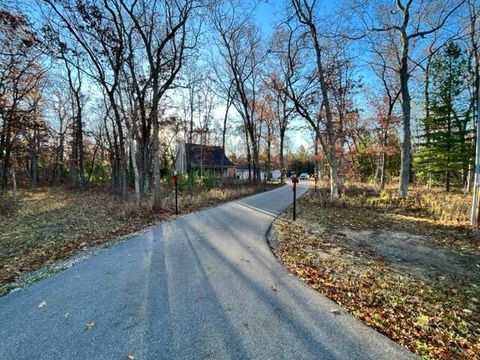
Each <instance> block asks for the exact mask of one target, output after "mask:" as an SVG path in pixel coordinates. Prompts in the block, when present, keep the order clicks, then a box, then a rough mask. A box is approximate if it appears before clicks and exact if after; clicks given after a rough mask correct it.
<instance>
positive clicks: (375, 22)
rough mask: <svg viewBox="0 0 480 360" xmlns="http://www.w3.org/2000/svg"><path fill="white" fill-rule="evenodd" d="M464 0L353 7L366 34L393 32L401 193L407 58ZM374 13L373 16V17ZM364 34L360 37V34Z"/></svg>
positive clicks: (406, 171) (406, 151) (407, 149)
mask: <svg viewBox="0 0 480 360" xmlns="http://www.w3.org/2000/svg"><path fill="white" fill-rule="evenodd" d="M463 3H464V0H452V1H445V2H438V3H435V4H432V2H430V1H424V0H418V1H414V0H405V1H404V0H394V1H393V3H392V5H385V3H384V2H379V1H370V2H365V1H361V2H360V3H359V4H358V6H356V7H355V9H356V13H357V14H358V15H359V18H360V19H361V20H362V21H363V23H364V24H365V27H366V31H367V32H368V33H372V32H375V33H384V34H387V35H388V34H392V33H393V34H395V38H394V41H398V43H399V44H398V46H399V57H398V62H397V64H396V65H397V66H396V72H397V75H398V78H399V83H400V94H401V98H402V127H403V142H402V153H401V158H402V160H401V169H400V183H399V192H400V196H402V197H406V196H407V193H408V186H409V183H410V166H411V95H410V86H409V85H410V81H409V80H410V58H411V55H412V54H411V47H412V42H414V41H415V40H417V39H422V38H424V37H426V36H428V35H430V34H433V33H435V32H437V31H438V30H440V29H441V28H442V27H443V26H444V25H445V23H446V21H447V20H448V18H449V17H450V16H451V15H452V14H453V13H454V12H455V11H457V9H459V8H460V7H461V6H462V5H463ZM372 15H373V16H372ZM360 37H363V36H360Z"/></svg>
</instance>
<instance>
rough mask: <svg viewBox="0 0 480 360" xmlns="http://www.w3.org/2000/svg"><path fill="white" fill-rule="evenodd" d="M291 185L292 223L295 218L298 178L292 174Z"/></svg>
mask: <svg viewBox="0 0 480 360" xmlns="http://www.w3.org/2000/svg"><path fill="white" fill-rule="evenodd" d="M292 184H293V188H292V191H293V221H295V219H296V217H297V184H298V178H297V174H295V173H293V174H292Z"/></svg>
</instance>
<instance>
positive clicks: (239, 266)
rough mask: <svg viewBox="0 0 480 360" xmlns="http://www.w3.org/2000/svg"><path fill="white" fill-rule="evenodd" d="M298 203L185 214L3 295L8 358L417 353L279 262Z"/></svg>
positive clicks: (278, 200)
mask: <svg viewBox="0 0 480 360" xmlns="http://www.w3.org/2000/svg"><path fill="white" fill-rule="evenodd" d="M304 191H305V188H304V187H302V186H300V187H299V189H298V195H300V194H302V193H303V192H304ZM291 200H292V191H291V187H290V186H285V187H282V188H279V189H276V190H273V191H269V192H266V193H262V194H258V195H254V196H251V197H248V198H244V199H241V200H237V201H233V202H229V203H226V204H224V205H221V206H217V207H214V208H210V209H207V210H204V211H200V212H198V213H192V214H189V215H186V216H182V217H179V218H177V219H176V220H173V221H170V222H166V223H163V224H161V225H158V226H155V227H152V228H151V229H150V230H148V231H147V232H144V233H143V234H140V235H135V236H133V237H132V238H131V239H130V240H128V241H125V242H123V243H121V244H118V245H116V246H113V247H111V248H108V249H104V250H100V251H99V252H98V253H97V254H96V255H94V256H92V257H90V258H89V259H87V260H85V261H84V262H82V263H80V264H78V265H76V266H73V267H72V268H70V269H68V270H65V271H62V272H60V273H58V274H56V275H54V276H51V277H50V278H48V279H45V280H42V281H39V282H37V283H34V284H33V285H31V286H29V287H27V288H25V289H21V290H18V291H15V292H13V293H11V294H10V295H7V296H4V297H2V298H0V359H2V360H14V359H15V360H17V359H29V360H30V359H35V360H38V359H88V360H91V359H127V358H128V356H132V358H134V359H137V360H138V359H152V360H153V359H155V360H156V359H375V360H378V359H389V360H393V359H410V358H415V356H414V355H412V354H411V353H410V352H408V351H407V350H405V349H404V348H402V347H400V346H399V345H397V344H395V343H393V342H392V341H390V340H389V339H388V338H386V337H385V336H383V335H381V334H379V333H378V332H376V331H374V330H372V329H370V328H368V327H367V326H365V325H363V324H362V323H360V322H359V321H358V320H356V319H355V318H354V317H352V316H350V315H348V314H346V313H345V312H343V311H342V313H341V314H340V315H335V314H334V313H332V311H331V310H332V309H334V308H337V307H336V305H335V304H334V303H333V302H331V301H330V300H328V299H326V298H324V297H322V296H321V295H320V294H318V293H317V292H315V291H314V290H311V289H310V288H308V287H307V286H306V285H304V284H303V283H302V282H301V281H299V280H298V279H296V278H295V277H293V276H290V275H289V274H288V272H287V271H286V270H285V269H284V267H283V266H282V265H281V264H280V263H279V262H278V261H277V260H276V259H275V257H274V256H273V254H272V253H271V251H270V249H269V247H268V245H267V243H266V240H265V233H266V231H267V230H268V228H269V226H270V224H271V222H272V221H273V219H274V218H275V216H276V215H277V214H279V213H280V212H281V211H282V210H284V209H285V208H286V207H287V206H289V205H290V203H291ZM44 301H45V302H46V304H44V306H42V307H40V308H39V304H41V303H42V302H44ZM86 324H89V325H87V326H86Z"/></svg>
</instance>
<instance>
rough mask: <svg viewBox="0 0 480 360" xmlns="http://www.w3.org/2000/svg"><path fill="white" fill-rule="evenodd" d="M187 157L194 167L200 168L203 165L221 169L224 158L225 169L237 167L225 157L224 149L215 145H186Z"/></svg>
mask: <svg viewBox="0 0 480 360" xmlns="http://www.w3.org/2000/svg"><path fill="white" fill-rule="evenodd" d="M185 150H186V152H187V156H188V157H189V159H190V163H191V166H192V167H198V166H201V164H202V155H203V166H205V167H221V166H222V158H223V167H225V168H227V167H235V164H234V163H232V162H231V161H230V159H229V158H228V157H227V156H226V155H225V152H224V151H223V148H222V147H220V146H214V145H200V144H185Z"/></svg>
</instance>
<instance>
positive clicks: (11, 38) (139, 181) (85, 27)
mask: <svg viewBox="0 0 480 360" xmlns="http://www.w3.org/2000/svg"><path fill="white" fill-rule="evenodd" d="M269 7H271V9H270V8H269ZM259 9H260V10H261V11H260V10H259ZM262 9H263V10H262ZM269 9H270V10H269ZM272 9H274V10H275V11H274V12H275V14H273V15H272V14H267V13H268V12H272V11H273V10H272ZM479 9H480V6H479V4H478V3H477V1H475V0H469V1H460V0H449V1H441V2H436V1H435V2H432V1H426V0H418V1H413V0H408V1H400V0H397V1H393V0H392V1H388V2H385V1H368V2H365V1H356V0H352V1H341V2H339V3H338V4H335V5H332V4H330V3H328V2H326V3H323V2H320V1H303V0H291V1H285V2H280V3H276V4H274V5H272V4H271V3H269V2H268V1H267V2H263V1H253V0H252V1H249V2H243V1H235V0H211V1H207V0H205V1H204V0H169V1H158V0H138V1H129V0H108V1H107V0H105V1H93V0H79V1H73V0H42V1H41V0H30V1H28V0H27V1H24V0H18V1H15V2H13V3H12V2H7V3H3V4H2V5H1V9H0V36H1V41H0V44H1V45H0V46H1V51H0V165H1V166H0V179H1V180H0V184H1V194H2V195H1V198H2V199H3V201H6V199H7V198H9V197H16V196H17V193H18V192H19V189H21V188H30V189H35V188H36V187H38V186H47V187H55V186H69V187H72V188H76V189H79V190H88V189H89V188H91V187H92V186H93V187H95V186H97V185H98V186H103V187H105V188H109V189H110V190H112V191H115V192H116V193H118V195H119V196H120V197H121V198H122V199H127V197H129V196H130V194H134V196H135V198H136V201H137V202H138V203H141V202H142V201H143V200H144V199H146V198H148V197H150V196H152V197H153V203H152V207H153V208H155V209H160V208H161V207H162V192H161V188H162V186H168V183H169V182H168V180H165V179H167V178H168V177H169V176H171V174H172V173H173V170H174V162H175V156H176V151H177V147H178V145H179V143H180V142H186V143H199V144H204V145H219V146H221V147H222V148H224V149H225V151H226V153H227V154H228V155H229V156H230V157H232V159H235V161H237V162H238V163H244V164H247V165H248V168H249V180H250V181H252V182H259V181H260V180H261V176H260V172H261V171H265V172H266V173H267V174H268V173H270V171H271V170H273V169H279V170H280V171H281V173H282V179H281V180H282V182H283V181H284V180H285V178H286V176H288V175H289V174H290V171H292V170H297V171H301V170H302V169H301V168H299V166H300V167H303V168H305V170H307V171H309V172H310V173H314V174H315V176H316V177H317V179H319V180H320V179H321V180H323V181H325V182H328V184H329V185H328V186H329V188H330V193H331V196H332V197H339V196H341V195H342V193H344V191H345V189H346V188H348V186H349V185H348V184H351V183H355V182H363V183H369V184H372V185H373V186H374V188H375V189H377V190H378V191H381V190H382V189H383V188H384V187H385V185H386V184H388V183H390V184H398V186H397V188H398V193H399V196H400V197H402V198H406V197H408V194H409V192H408V191H409V187H411V186H414V185H416V184H420V185H426V186H427V187H442V188H444V191H445V192H452V191H453V192H463V193H464V194H473V196H472V200H471V202H472V211H471V224H472V225H476V224H477V222H478V201H479V200H478V182H479V178H478V176H479V174H478V170H479V166H475V164H476V163H477V164H478V161H479V159H478V157H479V156H478V153H479V152H478V150H476V147H477V146H476V144H477V141H476V138H477V135H478V130H477V126H478V120H477V119H478V111H477V109H478V103H479V91H478V90H479V82H480V81H479V48H478V46H479V43H478V41H479V29H478V11H479ZM259 14H260V15H259ZM262 16H265V17H266V18H265V19H263V18H262ZM476 154H477V156H475V155H476ZM299 158H301V159H304V160H305V161H304V162H303V163H302V164H303V165H298V159H299ZM295 159H297V160H295ZM292 164H297V165H292ZM475 170H477V171H475ZM190 175H191V174H190ZM204 175H205V174H200V176H204ZM187 176H188V175H187Z"/></svg>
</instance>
